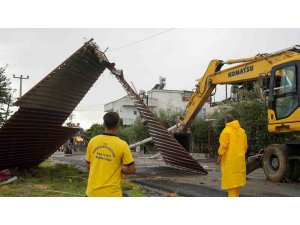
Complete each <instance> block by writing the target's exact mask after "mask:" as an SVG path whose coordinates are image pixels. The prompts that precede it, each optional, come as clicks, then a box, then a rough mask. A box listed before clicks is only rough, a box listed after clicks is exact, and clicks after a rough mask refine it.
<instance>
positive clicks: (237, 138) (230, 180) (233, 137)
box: [218, 120, 248, 189]
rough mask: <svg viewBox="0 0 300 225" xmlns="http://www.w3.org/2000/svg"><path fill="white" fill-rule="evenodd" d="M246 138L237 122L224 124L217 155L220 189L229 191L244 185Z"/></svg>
mask: <svg viewBox="0 0 300 225" xmlns="http://www.w3.org/2000/svg"><path fill="white" fill-rule="evenodd" d="M247 148H248V145H247V136H246V133H245V130H244V129H243V128H241V126H240V123H239V121H237V120H234V121H232V122H230V123H226V127H225V128H224V130H223V131H222V133H221V135H220V147H219V150H218V153H219V155H221V156H222V161H221V171H222V189H230V188H235V187H240V186H244V185H245V184H246V160H245V154H246V151H247Z"/></svg>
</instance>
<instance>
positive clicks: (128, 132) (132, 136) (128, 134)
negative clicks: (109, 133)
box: [118, 118, 149, 143]
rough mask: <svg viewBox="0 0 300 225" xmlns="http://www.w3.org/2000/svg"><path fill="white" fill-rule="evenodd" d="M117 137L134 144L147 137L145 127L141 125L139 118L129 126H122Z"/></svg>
mask: <svg viewBox="0 0 300 225" xmlns="http://www.w3.org/2000/svg"><path fill="white" fill-rule="evenodd" d="M118 136H119V137H120V138H121V139H123V140H125V141H127V143H134V142H137V141H140V140H143V139H145V138H148V137H149V134H148V131H147V129H146V127H145V126H144V125H143V123H142V120H141V118H137V119H136V121H135V122H134V123H133V124H132V125H131V126H123V127H121V129H120V131H119V132H118Z"/></svg>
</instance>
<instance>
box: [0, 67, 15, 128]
mask: <svg viewBox="0 0 300 225" xmlns="http://www.w3.org/2000/svg"><path fill="white" fill-rule="evenodd" d="M10 84H11V82H10V80H9V79H8V78H7V76H6V75H5V68H4V67H0V127H1V126H2V125H3V123H4V122H5V120H6V117H8V116H9V115H10V114H11V113H12V112H11V111H10V110H7V109H8V105H9V106H11V105H12V102H13V101H12V97H11V96H12V93H13V90H12V88H11V86H10Z"/></svg>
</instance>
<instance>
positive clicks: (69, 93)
mask: <svg viewBox="0 0 300 225" xmlns="http://www.w3.org/2000/svg"><path fill="white" fill-rule="evenodd" d="M106 60H107V59H106V57H105V56H104V55H103V54H102V53H101V52H100V51H98V48H97V46H96V45H95V44H94V43H93V42H92V40H90V41H88V42H87V43H85V44H84V45H83V46H82V47H81V48H80V49H78V50H77V51H76V52H75V53H74V54H72V55H71V56H70V57H69V58H68V59H67V60H65V61H64V62H63V63H62V64H60V65H59V66H58V67H57V68H56V69H54V70H53V71H52V72H51V73H50V74H48V75H47V76H46V77H45V78H44V79H43V80H41V81H40V82H39V83H38V84H37V85H35V86H34V87H33V88H32V89H31V90H29V91H28V92H27V93H26V94H25V95H24V96H23V97H22V98H20V99H19V100H18V101H17V102H16V103H15V105H16V106H20V108H19V110H18V111H17V112H16V113H15V114H14V115H13V116H11V118H10V119H9V120H8V121H7V122H6V123H5V124H4V125H3V126H2V127H1V129H0V143H1V145H0V169H6V168H14V167H25V168H26V167H30V166H34V165H37V164H39V163H41V162H42V161H44V160H45V159H47V158H48V157H49V156H50V155H51V154H52V153H53V152H54V151H56V150H57V148H58V147H59V146H61V145H62V144H63V143H64V142H65V141H66V140H67V139H68V138H70V137H71V136H72V135H74V134H75V133H76V132H77V131H78V130H77V129H76V128H67V127H62V124H63V123H64V121H65V120H66V119H67V118H68V116H69V115H70V114H71V112H72V111H73V110H74V109H75V107H76V106H77V105H78V104H79V102H80V101H81V99H82V98H83V97H84V96H85V94H86V93H87V91H88V90H89V89H90V88H91V86H92V85H93V84H94V82H95V81H96V80H97V79H98V78H99V76H100V75H101V73H102V72H103V71H104V70H105V68H106V67H105V65H104V64H105V63H104V62H105V61H106Z"/></svg>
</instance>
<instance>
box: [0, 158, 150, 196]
mask: <svg viewBox="0 0 300 225" xmlns="http://www.w3.org/2000/svg"><path fill="white" fill-rule="evenodd" d="M15 175H16V176H17V177H18V179H17V180H16V181H15V182H12V183H10V184H7V185H2V186H0V197H10V196H15V197H79V196H85V191H86V187H87V178H88V173H86V172H82V171H80V170H79V169H77V168H75V167H74V166H71V165H67V164H55V165H53V164H52V163H51V162H50V161H45V162H43V163H41V164H40V165H39V166H38V167H36V168H32V169H30V170H26V171H17V172H16V173H15ZM121 187H122V190H127V191H129V194H128V196H129V197H141V196H144V191H142V190H141V189H140V188H139V187H138V186H137V185H134V184H132V183H130V182H129V181H128V180H126V181H124V182H122V184H121Z"/></svg>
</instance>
